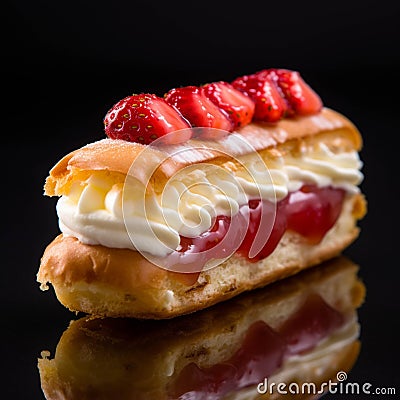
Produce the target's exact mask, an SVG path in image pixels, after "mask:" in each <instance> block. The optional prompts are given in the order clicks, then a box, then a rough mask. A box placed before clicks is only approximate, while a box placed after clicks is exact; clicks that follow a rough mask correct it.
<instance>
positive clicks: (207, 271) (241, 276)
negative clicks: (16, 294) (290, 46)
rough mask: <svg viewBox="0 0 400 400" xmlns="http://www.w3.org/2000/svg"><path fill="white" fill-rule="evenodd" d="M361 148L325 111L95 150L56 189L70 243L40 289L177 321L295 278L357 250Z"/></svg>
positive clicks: (344, 123) (73, 304)
mask: <svg viewBox="0 0 400 400" xmlns="http://www.w3.org/2000/svg"><path fill="white" fill-rule="evenodd" d="M360 147H361V137H360V134H359V132H358V130H357V129H356V128H355V126H354V125H353V124H352V123H351V122H350V121H349V120H348V119H346V118H345V117H343V116H342V115H340V114H339V113H337V112H335V111H332V110H330V109H327V108H324V109H322V110H321V112H319V113H317V114H315V115H308V116H297V117H293V118H287V119H282V120H280V121H279V122H278V123H276V124H275V125H271V124H265V123H260V122H252V123H250V124H248V125H246V126H244V127H243V128H241V129H239V130H237V132H235V133H232V134H230V135H229V136H226V137H224V138H222V139H219V140H214V141H212V140H202V139H196V138H194V139H191V140H189V141H187V142H185V143H182V144H175V145H164V146H151V145H150V146H149V145H147V146H146V145H142V144H139V143H131V142H127V141H124V140H112V139H104V140H100V141H99V142H95V143H92V144H89V145H87V146H85V147H83V148H81V149H78V150H76V151H74V152H72V153H70V154H68V155H67V156H65V157H64V158H63V159H62V160H61V161H60V162H59V163H57V165H56V166H55V167H54V168H53V169H52V170H51V171H50V176H49V177H48V178H47V180H46V185H45V191H46V194H47V195H49V196H61V199H60V200H59V202H58V205H57V211H58V215H59V219H60V228H61V230H62V231H63V234H61V235H60V236H58V237H57V238H56V239H55V240H54V241H53V242H52V243H51V244H50V245H49V246H48V247H47V249H46V250H45V252H44V255H43V258H42V260H41V266H40V270H39V273H38V281H39V282H41V284H42V286H41V287H42V289H46V288H47V283H49V282H50V283H51V284H52V285H53V287H54V289H55V293H56V295H57V298H58V299H59V300H60V302H61V303H62V304H64V305H65V306H66V307H68V308H69V309H71V310H76V311H83V312H86V313H90V314H95V315H103V316H126V317H140V318H169V317H173V316H176V315H180V314H184V313H188V312H192V311H196V310H199V309H202V308H204V307H207V306H210V305H212V304H215V303H218V302H220V301H222V300H225V299H228V298H230V297H233V296H235V295H237V294H239V293H241V292H243V291H247V290H250V289H254V288H257V287H260V286H264V285H266V284H268V283H270V282H273V281H276V280H279V279H282V278H284V277H286V276H289V275H292V274H294V273H296V272H298V271H300V270H302V269H304V268H308V267H310V266H313V265H315V264H317V263H319V262H321V261H323V260H325V259H328V258H331V257H333V256H335V255H337V254H339V253H340V252H341V251H342V250H343V249H344V248H345V247H346V246H348V245H349V244H350V243H351V242H352V241H353V240H354V239H355V238H356V237H357V235H358V228H357V220H358V219H360V218H361V217H363V215H364V214H365V201H364V198H363V196H362V195H361V194H360V191H359V189H358V187H357V185H358V184H359V183H360V182H361V180H362V174H361V172H360V168H361V162H360V160H359V158H358V153H357V152H358V151H359V150H360Z"/></svg>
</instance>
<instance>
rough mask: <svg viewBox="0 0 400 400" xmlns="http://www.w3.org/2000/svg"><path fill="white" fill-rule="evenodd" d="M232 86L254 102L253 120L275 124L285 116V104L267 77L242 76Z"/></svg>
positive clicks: (258, 75) (256, 75) (274, 85)
mask: <svg viewBox="0 0 400 400" xmlns="http://www.w3.org/2000/svg"><path fill="white" fill-rule="evenodd" d="M232 86H233V87H234V88H235V89H237V90H240V91H242V92H243V93H245V94H247V95H248V96H249V97H250V98H251V99H253V100H254V102H255V111H254V117H253V119H254V120H256V121H263V122H277V121H279V120H280V119H281V118H283V117H284V116H285V113H286V111H287V105H286V102H285V100H284V99H283V97H282V96H281V94H280V92H279V90H278V88H277V86H276V84H275V82H274V81H273V80H272V79H270V77H269V76H268V75H266V74H252V75H244V76H241V77H239V78H236V79H235V80H234V81H233V82H232Z"/></svg>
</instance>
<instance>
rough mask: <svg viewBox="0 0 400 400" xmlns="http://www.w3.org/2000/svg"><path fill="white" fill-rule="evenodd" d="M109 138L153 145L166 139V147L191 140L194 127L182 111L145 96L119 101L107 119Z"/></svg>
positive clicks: (154, 96) (158, 98)
mask: <svg viewBox="0 0 400 400" xmlns="http://www.w3.org/2000/svg"><path fill="white" fill-rule="evenodd" d="M104 126H105V132H106V135H107V136H108V137H109V138H111V139H122V140H127V141H129V142H137V143H142V144H150V143H151V142H153V141H154V140H156V139H158V138H161V137H164V136H165V135H167V134H168V133H171V132H175V131H179V130H181V129H184V130H183V131H180V132H176V133H175V134H171V135H167V136H165V138H164V143H165V144H175V143H181V142H185V141H186V140H189V139H190V137H191V131H190V129H187V128H190V127H191V126H190V124H189V123H188V122H187V121H186V119H185V118H184V117H183V116H182V114H180V112H179V111H178V110H177V109H176V108H175V107H173V106H171V105H170V104H168V103H167V102H166V101H165V100H164V99H162V98H161V97H158V96H156V95H154V94H148V93H142V94H135V95H133V96H128V97H125V98H124V99H122V100H120V101H118V102H117V103H116V104H114V106H113V107H111V109H110V110H109V111H108V112H107V114H106V116H105V117H104Z"/></svg>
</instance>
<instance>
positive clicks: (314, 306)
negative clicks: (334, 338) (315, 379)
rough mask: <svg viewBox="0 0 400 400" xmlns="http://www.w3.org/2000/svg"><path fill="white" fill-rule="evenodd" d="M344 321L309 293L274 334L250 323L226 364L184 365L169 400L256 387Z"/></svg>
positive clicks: (262, 324)
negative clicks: (292, 356) (293, 356)
mask: <svg viewBox="0 0 400 400" xmlns="http://www.w3.org/2000/svg"><path fill="white" fill-rule="evenodd" d="M344 321H345V318H344V316H343V314H341V313H340V312H339V311H337V310H335V309H334V308H332V307H331V306H330V305H329V304H327V303H326V302H325V301H324V300H323V299H322V298H321V296H320V295H318V294H316V293H312V294H310V295H309V296H308V298H307V299H306V301H305V302H304V303H303V304H302V306H301V307H300V308H299V309H298V310H297V311H296V312H295V313H294V314H293V315H292V316H291V317H289V319H288V320H287V321H286V322H285V323H284V324H283V325H282V327H281V328H280V329H278V330H277V331H275V330H273V329H271V328H270V327H269V326H268V325H267V324H266V323H265V322H264V321H257V322H255V323H253V324H252V325H251V326H250V327H249V328H248V330H247V332H246V335H245V337H244V340H243V342H242V345H241V347H240V348H239V349H238V350H237V351H236V352H235V353H234V354H233V356H232V357H230V358H229V359H227V360H226V361H225V362H223V363H219V364H215V365H213V366H210V367H206V368H200V367H198V366H197V365H196V364H195V363H193V362H192V363H190V364H188V365H186V366H185V367H184V368H183V369H182V371H181V372H180V374H179V375H178V376H177V378H176V379H175V380H174V381H173V383H172V384H171V386H170V387H169V390H168V394H169V396H170V397H169V398H174V399H178V398H190V399H192V400H200V399H208V400H213V399H219V398H221V396H223V395H225V394H227V393H229V392H232V391H235V390H239V389H241V388H244V387H246V386H249V385H254V384H257V383H259V382H261V381H262V380H263V379H264V378H266V377H269V376H271V375H272V374H274V373H275V372H276V371H277V370H278V369H279V368H280V367H281V365H282V363H283V361H284V360H285V358H287V357H288V356H291V355H296V354H300V353H302V352H305V351H307V350H311V349H312V348H314V347H315V346H316V345H317V344H318V343H319V342H320V341H321V340H322V339H324V338H326V337H328V336H329V335H330V334H332V332H334V331H335V330H337V329H338V328H340V327H341V326H342V325H343V323H344ZM188 396H189V397H188Z"/></svg>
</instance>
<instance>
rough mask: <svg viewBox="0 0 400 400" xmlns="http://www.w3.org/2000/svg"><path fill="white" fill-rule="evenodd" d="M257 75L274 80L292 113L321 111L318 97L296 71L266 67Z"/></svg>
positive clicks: (302, 113) (301, 113) (320, 102)
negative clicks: (266, 68)
mask: <svg viewBox="0 0 400 400" xmlns="http://www.w3.org/2000/svg"><path fill="white" fill-rule="evenodd" d="M257 75H260V76H268V77H269V78H270V79H272V80H273V81H274V82H276V84H277V85H278V87H279V89H280V90H281V92H282V94H283V96H284V97H285V99H286V100H287V102H288V103H289V105H290V108H291V109H292V110H293V113H296V114H299V115H309V114H316V113H318V112H319V111H321V108H322V101H321V99H320V97H319V96H318V95H317V94H316V93H315V92H314V90H312V89H311V88H310V86H308V85H307V83H305V82H304V80H303V78H302V77H301V76H300V74H299V73H298V72H297V71H290V70H287V69H268V70H264V71H260V72H258V73H257Z"/></svg>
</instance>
